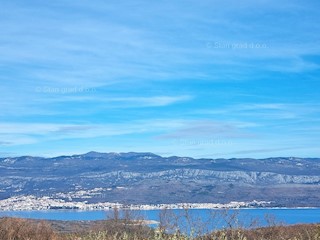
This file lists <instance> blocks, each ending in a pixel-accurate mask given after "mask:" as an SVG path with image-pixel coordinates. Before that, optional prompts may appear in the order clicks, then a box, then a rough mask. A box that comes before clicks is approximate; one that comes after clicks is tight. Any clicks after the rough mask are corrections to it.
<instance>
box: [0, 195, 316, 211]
mask: <svg viewBox="0 0 320 240" xmlns="http://www.w3.org/2000/svg"><path fill="white" fill-rule="evenodd" d="M270 204H271V202H267V201H256V200H253V201H250V202H236V201H232V202H229V203H224V204H222V203H172V204H121V203H111V202H99V203H88V202H87V201H83V202H76V201H65V200H63V199H56V198H50V197H40V198H39V197H35V196H32V195H30V196H16V197H11V198H7V199H3V200H0V211H1V212H5V211H50V210H75V211H108V210H112V209H119V210H163V209H170V210H179V209H199V210H201V209H203V210H205V209H207V210H213V209H235V210H236V209H266V210H267V209H282V210H283V209H317V208H318V207H299V206H298V207H270V206H269V205H270Z"/></svg>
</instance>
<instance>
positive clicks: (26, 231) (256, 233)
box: [0, 218, 320, 240]
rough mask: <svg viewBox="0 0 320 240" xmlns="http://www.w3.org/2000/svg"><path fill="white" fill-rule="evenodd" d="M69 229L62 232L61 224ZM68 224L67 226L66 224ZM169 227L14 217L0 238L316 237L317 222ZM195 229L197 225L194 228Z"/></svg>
mask: <svg viewBox="0 0 320 240" xmlns="http://www.w3.org/2000/svg"><path fill="white" fill-rule="evenodd" d="M66 225H67V227H66V228H68V227H69V230H70V228H71V229H73V231H72V232H66V231H65V230H66V229H65V228H64V227H61V226H66ZM68 225H69V226H68ZM168 230H170V229H169V228H167V229H166V228H163V229H152V228H149V227H146V226H144V225H142V224H139V223H137V222H130V221H127V220H118V221H115V220H108V221H104V222H98V223H94V222H93V223H88V222H74V223H72V222H70V223H66V222H60V223H59V222H44V221H37V220H27V219H18V218H1V219H0V239H1V240H30V239H32V240H121V239H123V240H129V239H132V240H146V239H149V240H161V239H163V240H171V239H172V240H189V239H190V240H191V239H193V240H275V239H282V240H306V239H308V240H319V239H320V225H315V224H314V225H293V226H269V227H265V228H255V229H251V230H245V229H241V228H237V229H234V228H227V229H224V230H220V231H215V232H211V233H208V234H203V235H198V234H196V233H197V232H196V231H195V232H193V233H190V234H189V235H187V234H183V233H182V232H180V231H179V230H176V231H172V232H171V233H168ZM195 230H198V229H195Z"/></svg>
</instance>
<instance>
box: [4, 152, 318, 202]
mask: <svg viewBox="0 0 320 240" xmlns="http://www.w3.org/2000/svg"><path fill="white" fill-rule="evenodd" d="M93 189H99V190H93ZM81 191H83V194H82V195H81V194H80V193H79V192H81ZM90 191H91V192H92V191H93V192H94V194H91V195H90V196H88V194H87V195H86V193H85V192H87V193H88V192H90ZM78 193H79V194H78ZM16 195H38V196H64V198H66V199H69V200H70V199H72V200H77V201H88V202H101V201H109V202H121V203H130V204H155V203H178V202H194V203H201V202H206V203H207V202H212V203H226V202H230V201H253V200H258V201H271V202H272V205H273V206H283V207H298V206H299V207H320V158H295V157H275V158H266V159H252V158H239V159H237V158H233V159H209V158H206V159H194V158H190V157H177V156H172V157H161V156H159V155H156V154H153V153H148V152H146V153H136V152H128V153H99V152H88V153H86V154H80V155H72V156H58V157H53V158H43V157H32V156H22V157H7V158H0V199H5V198H8V197H10V196H16Z"/></svg>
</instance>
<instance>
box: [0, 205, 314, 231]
mask: <svg viewBox="0 0 320 240" xmlns="http://www.w3.org/2000/svg"><path fill="white" fill-rule="evenodd" d="M122 214H123V215H125V214H130V216H131V217H132V218H137V219H144V220H150V226H151V227H157V226H158V224H159V222H165V221H167V222H168V220H170V221H174V220H176V221H177V223H178V225H179V226H186V225H187V223H186V221H188V224H194V225H197V224H198V225H199V224H200V223H202V224H203V226H206V227H208V228H209V230H216V229H223V228H227V227H245V228H254V227H261V226H272V225H279V224H281V225H290V224H305V223H320V208H270V209H268V208H256V209H253V208H249V209H229V210H225V209H189V210H184V209H174V210H132V211H126V213H125V212H122ZM120 215H121V214H120ZM4 216H10V217H22V218H31V219H44V220H64V221H88V220H91V221H92V220H104V219H108V218H112V216H113V212H112V210H106V211H98V210H96V211H78V210H47V211H2V212H0V217H4ZM166 219H167V220H166ZM178 219H180V220H178ZM181 219H183V220H181ZM186 219H188V220H186Z"/></svg>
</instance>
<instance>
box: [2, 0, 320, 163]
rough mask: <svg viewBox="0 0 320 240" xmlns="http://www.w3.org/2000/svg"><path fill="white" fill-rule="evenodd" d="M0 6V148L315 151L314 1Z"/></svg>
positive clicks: (319, 60) (319, 49) (204, 153)
mask: <svg viewBox="0 0 320 240" xmlns="http://www.w3.org/2000/svg"><path fill="white" fill-rule="evenodd" d="M0 5H1V7H0V29H1V35H0V71H1V74H0V81H1V85H0V96H1V102H0V156H17V155H38V156H56V155H62V154H78V153H85V152H88V151H101V152H129V151H137V152H154V153H156V154H160V155H163V156H169V155H179V156H192V157H212V158H219V157H223V158H232V157H258V158H264V157H271V156H297V157H319V156H320V147H319V140H320V96H319V95H320V94H319V92H320V91H319V87H320V79H319V77H320V25H319V24H318V23H319V22H320V15H319V13H318V9H320V2H319V1H318V0H308V1H304V2H302V1H297V0H290V1H289V0H283V1H275V0H268V1H266V0H244V1H240V2H239V1H231V0H226V1H212V0H211V1H207V0H203V1H196V0H190V1H180V0H175V1H167V0H160V1H153V2H151V1H145V0H144V1H141V0H137V1H127V0H125V1H113V0H111V1H102V0H101V1H100V0H92V1H83V0H77V1H60V0H56V1H40V0H39V1H35V0H29V1H22V0H21V1H17V0H10V1H2V2H1V3H0Z"/></svg>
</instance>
